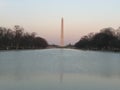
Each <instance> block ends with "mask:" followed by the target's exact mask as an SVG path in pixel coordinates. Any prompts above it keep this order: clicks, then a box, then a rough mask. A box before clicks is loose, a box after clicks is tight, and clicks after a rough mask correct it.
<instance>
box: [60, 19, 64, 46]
mask: <svg viewBox="0 0 120 90" xmlns="http://www.w3.org/2000/svg"><path fill="white" fill-rule="evenodd" d="M60 45H61V47H63V46H64V19H63V17H62V18H61V43H60Z"/></svg>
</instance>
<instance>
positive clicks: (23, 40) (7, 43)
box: [0, 25, 48, 50]
mask: <svg viewBox="0 0 120 90" xmlns="http://www.w3.org/2000/svg"><path fill="white" fill-rule="evenodd" d="M47 46H48V43H47V41H46V40H45V39H44V38H41V37H37V36H36V33H34V32H33V33H28V32H24V28H22V27H20V26H19V25H15V26H14V29H9V28H5V27H0V50H8V49H40V48H46V47H47Z"/></svg>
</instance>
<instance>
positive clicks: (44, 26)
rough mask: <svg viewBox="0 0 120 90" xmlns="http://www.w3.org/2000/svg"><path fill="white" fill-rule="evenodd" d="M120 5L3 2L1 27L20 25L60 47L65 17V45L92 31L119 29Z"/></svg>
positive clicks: (109, 0) (67, 0)
mask: <svg viewBox="0 0 120 90" xmlns="http://www.w3.org/2000/svg"><path fill="white" fill-rule="evenodd" d="M119 4H120V1H119V0H99V1H98V0H89V1H88V0H12V1H11V0H0V12H1V14H0V26H3V27H10V28H13V26H14V25H20V26H22V27H23V28H24V29H25V31H28V32H36V33H37V35H39V36H41V37H43V38H45V39H46V40H47V41H48V43H50V44H58V45H59V43H60V23H61V17H64V22H65V44H69V43H73V44H74V43H75V42H76V41H78V40H79V39H80V37H81V36H83V35H86V34H88V33H90V32H98V31H99V30H100V29H102V28H106V27H113V28H115V29H116V28H118V27H119V26H120V25H119V23H120V20H119V16H120V11H119V8H120V5H119Z"/></svg>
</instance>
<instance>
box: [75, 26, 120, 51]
mask: <svg viewBox="0 0 120 90" xmlns="http://www.w3.org/2000/svg"><path fill="white" fill-rule="evenodd" d="M74 46H75V47H76V48H78V49H87V50H88V49H90V50H110V51H120V28H118V29H113V28H111V27H109V28H104V29H102V30H100V32H99V33H90V34H88V35H86V36H83V37H82V38H81V39H80V40H79V41H78V42H77V43H75V45H74Z"/></svg>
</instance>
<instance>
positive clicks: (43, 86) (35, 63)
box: [0, 49, 120, 90]
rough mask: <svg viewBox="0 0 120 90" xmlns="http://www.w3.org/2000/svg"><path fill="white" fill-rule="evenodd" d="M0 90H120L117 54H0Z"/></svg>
mask: <svg viewBox="0 0 120 90" xmlns="http://www.w3.org/2000/svg"><path fill="white" fill-rule="evenodd" d="M0 90H120V53H111V52H95V51H81V50H72V49H46V50H26V51H0Z"/></svg>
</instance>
